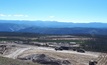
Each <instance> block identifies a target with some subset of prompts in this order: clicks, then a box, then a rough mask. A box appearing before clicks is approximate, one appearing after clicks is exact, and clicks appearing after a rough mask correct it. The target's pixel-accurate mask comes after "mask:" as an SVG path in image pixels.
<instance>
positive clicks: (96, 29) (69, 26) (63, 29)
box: [0, 20, 107, 35]
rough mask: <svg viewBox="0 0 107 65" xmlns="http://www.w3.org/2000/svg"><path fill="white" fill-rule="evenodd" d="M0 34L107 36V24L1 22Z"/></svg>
mask: <svg viewBox="0 0 107 65" xmlns="http://www.w3.org/2000/svg"><path fill="white" fill-rule="evenodd" d="M0 32H25V33H39V34H91V35H95V34H97V35H107V23H94V22H93V23H65V22H57V21H25V20H23V21H20V20H0Z"/></svg>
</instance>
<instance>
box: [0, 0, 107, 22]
mask: <svg viewBox="0 0 107 65" xmlns="http://www.w3.org/2000/svg"><path fill="white" fill-rule="evenodd" d="M0 20H42V21H59V22H74V23H89V22H103V23H106V22H107V0H0Z"/></svg>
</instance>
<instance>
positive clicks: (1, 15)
mask: <svg viewBox="0 0 107 65" xmlns="http://www.w3.org/2000/svg"><path fill="white" fill-rule="evenodd" d="M0 17H28V15H23V14H13V15H11V14H0Z"/></svg>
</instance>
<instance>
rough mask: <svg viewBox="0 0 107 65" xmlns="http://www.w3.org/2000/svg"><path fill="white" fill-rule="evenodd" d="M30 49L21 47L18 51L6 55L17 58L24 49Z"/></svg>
mask: <svg viewBox="0 0 107 65" xmlns="http://www.w3.org/2000/svg"><path fill="white" fill-rule="evenodd" d="M29 49H30V48H20V49H17V50H16V51H13V53H11V54H9V55H5V56H4V57H8V58H13V59H17V56H18V55H20V54H22V53H23V52H24V51H26V50H29Z"/></svg>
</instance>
